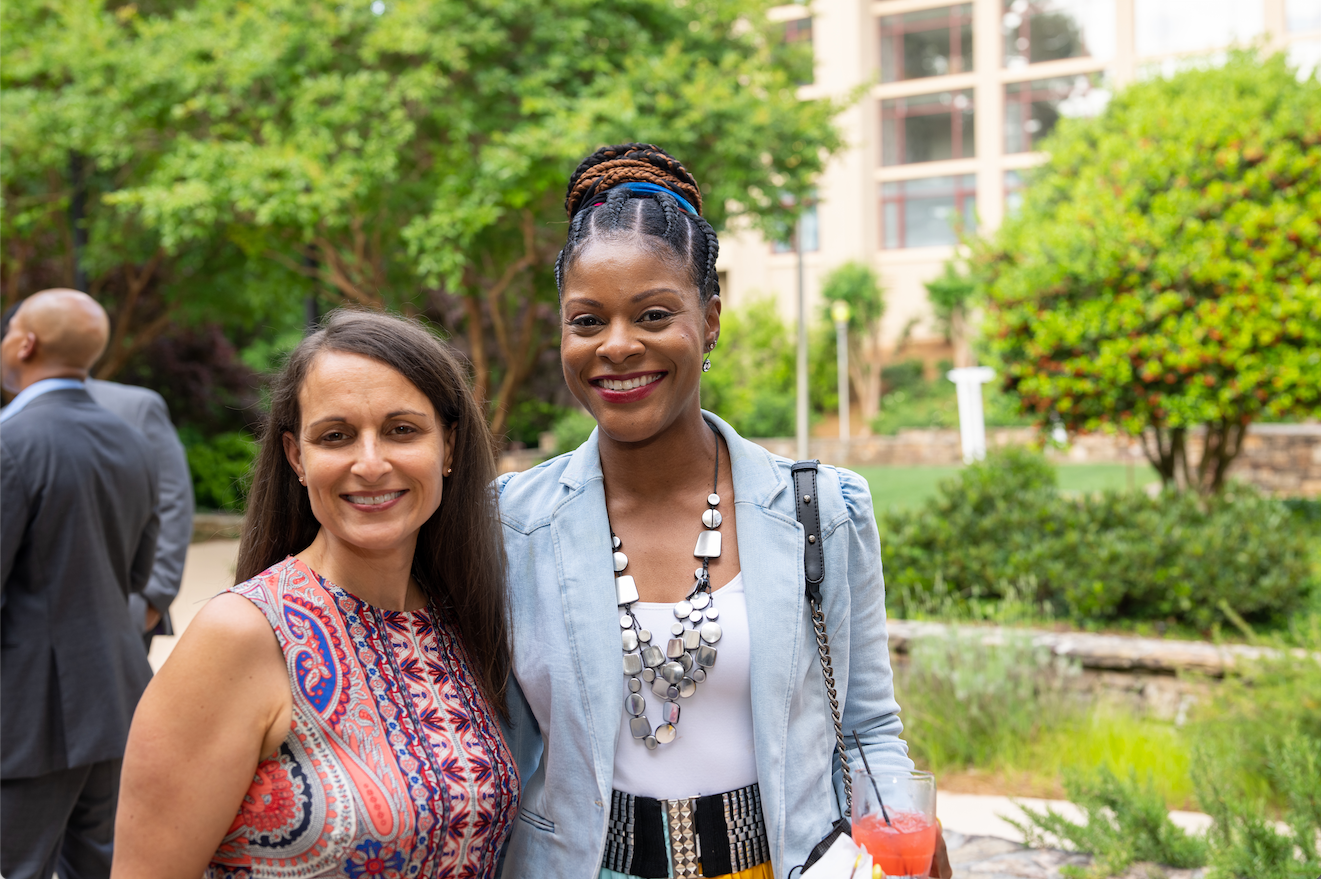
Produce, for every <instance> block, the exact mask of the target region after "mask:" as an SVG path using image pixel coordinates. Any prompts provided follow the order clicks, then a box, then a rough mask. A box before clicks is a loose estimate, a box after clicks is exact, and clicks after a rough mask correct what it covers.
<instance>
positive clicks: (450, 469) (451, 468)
mask: <svg viewBox="0 0 1321 879" xmlns="http://www.w3.org/2000/svg"><path fill="white" fill-rule="evenodd" d="M453 472H454V468H453V467H446V468H445V475H446V476H449V475H450V474H451V473H453Z"/></svg>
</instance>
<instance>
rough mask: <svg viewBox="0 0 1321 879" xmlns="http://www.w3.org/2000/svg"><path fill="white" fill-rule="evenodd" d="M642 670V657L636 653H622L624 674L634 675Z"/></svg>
mask: <svg viewBox="0 0 1321 879" xmlns="http://www.w3.org/2000/svg"><path fill="white" fill-rule="evenodd" d="M641 671H642V657H641V656H638V655H637V654H636V653H625V654H624V674H626V675H630V676H631V675H635V674H638V673H640V672H641Z"/></svg>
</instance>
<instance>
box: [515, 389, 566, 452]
mask: <svg viewBox="0 0 1321 879" xmlns="http://www.w3.org/2000/svg"><path fill="white" fill-rule="evenodd" d="M568 411H569V410H567V409H565V408H564V407H563V406H557V405H555V404H554V403H552V402H550V401H548V400H539V399H537V398H536V397H527V398H524V399H521V400H519V401H518V402H517V403H515V404H514V405H513V406H512V407H511V408H510V409H509V415H508V417H507V418H506V419H505V439H506V440H508V441H509V442H511V443H522V444H523V445H524V446H526V447H529V448H536V446H537V443H538V442H540V440H541V434H542V433H543V432H544V431H547V430H554V429H555V424H556V422H558V421H559V420H560V419H561V418H563V417H564V415H565V413H566V412H568Z"/></svg>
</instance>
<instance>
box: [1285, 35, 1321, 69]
mask: <svg viewBox="0 0 1321 879" xmlns="http://www.w3.org/2000/svg"><path fill="white" fill-rule="evenodd" d="M1289 63H1290V64H1292V65H1293V66H1294V67H1295V68H1297V69H1298V75H1299V76H1300V77H1309V76H1315V75H1316V73H1317V71H1318V70H1321V40H1297V41H1295V42H1294V43H1293V44H1292V45H1290V46H1289Z"/></svg>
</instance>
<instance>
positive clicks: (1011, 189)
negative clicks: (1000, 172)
mask: <svg viewBox="0 0 1321 879" xmlns="http://www.w3.org/2000/svg"><path fill="white" fill-rule="evenodd" d="M1026 185H1027V182H1026V181H1025V180H1024V179H1023V172H1022V171H1006V172H1005V216H1007V217H1012V216H1013V215H1014V214H1016V213H1018V210H1019V208H1021V207H1023V189H1024V187H1025V186H1026Z"/></svg>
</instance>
